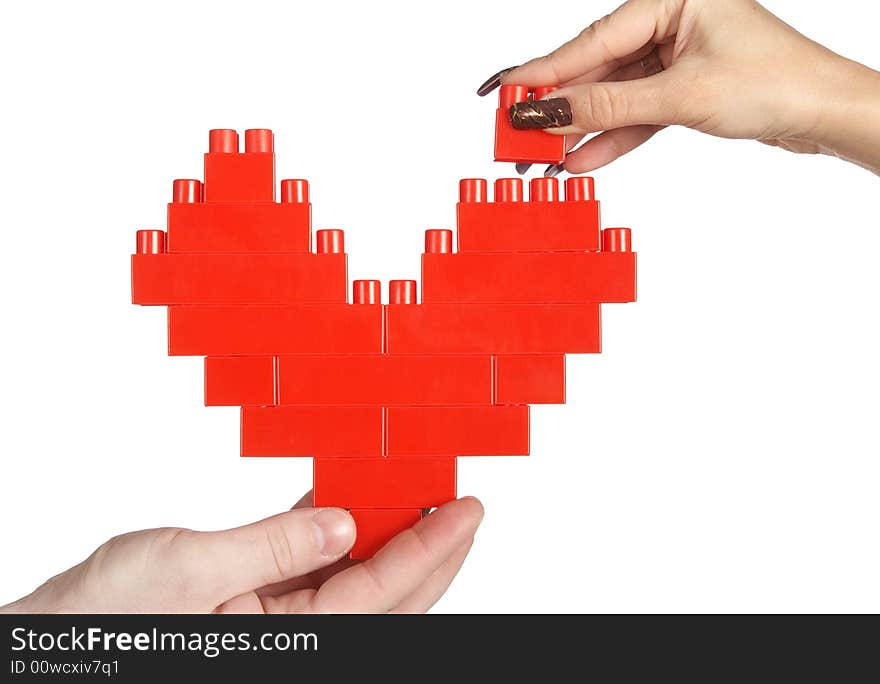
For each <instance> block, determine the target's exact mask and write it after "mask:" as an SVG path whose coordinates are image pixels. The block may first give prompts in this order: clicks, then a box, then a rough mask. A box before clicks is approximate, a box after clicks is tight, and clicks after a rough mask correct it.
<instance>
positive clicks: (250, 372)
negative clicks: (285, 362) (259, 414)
mask: <svg viewBox="0 0 880 684" xmlns="http://www.w3.org/2000/svg"><path fill="white" fill-rule="evenodd" d="M274 404H275V357H274V356H208V357H206V358H205V406H273V405H274Z"/></svg>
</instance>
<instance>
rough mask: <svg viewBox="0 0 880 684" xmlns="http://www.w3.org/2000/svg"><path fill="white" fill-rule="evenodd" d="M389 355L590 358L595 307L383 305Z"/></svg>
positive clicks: (597, 332) (595, 346)
mask: <svg viewBox="0 0 880 684" xmlns="http://www.w3.org/2000/svg"><path fill="white" fill-rule="evenodd" d="M385 319H386V338H387V349H388V352H389V353H390V354H528V353H535V354H552V353H566V352H568V353H571V354H591V353H595V352H598V351H600V350H601V343H602V340H601V314H600V310H599V305H598V304H472V303H466V304H459V303H446V304H420V305H419V306H388V307H386V313H385Z"/></svg>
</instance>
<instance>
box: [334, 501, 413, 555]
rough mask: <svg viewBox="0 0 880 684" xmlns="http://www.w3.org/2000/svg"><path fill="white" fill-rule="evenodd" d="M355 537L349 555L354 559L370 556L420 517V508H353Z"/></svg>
mask: <svg viewBox="0 0 880 684" xmlns="http://www.w3.org/2000/svg"><path fill="white" fill-rule="evenodd" d="M349 512H350V513H351V516H352V517H353V518H354V522H355V525H356V526H357V539H356V540H355V542H354V546H353V547H352V549H351V553H350V554H349V556H350V557H351V558H353V559H355V560H365V559H367V558H372V557H373V556H374V555H375V554H376V552H377V551H378V550H379V549H381V548H382V547H383V546H385V544H387V543H388V542H389V541H390V540H391V539H392V538H393V537H396V536H397V535H398V534H400V533H401V532H403V531H404V530H407V529H409V528H410V527H412V526H413V525H415V524H416V523H417V522H418V521H419V520H421V519H422V509H421V508H353V509H352V510H351V511H349Z"/></svg>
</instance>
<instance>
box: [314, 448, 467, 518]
mask: <svg viewBox="0 0 880 684" xmlns="http://www.w3.org/2000/svg"><path fill="white" fill-rule="evenodd" d="M313 496H314V504H315V506H339V507H342V508H434V507H436V506H441V505H443V504H445V503H446V502H448V501H452V500H453V499H454V498H455V458H454V457H453V456H447V457H445V458H316V459H315V462H314V491H313Z"/></svg>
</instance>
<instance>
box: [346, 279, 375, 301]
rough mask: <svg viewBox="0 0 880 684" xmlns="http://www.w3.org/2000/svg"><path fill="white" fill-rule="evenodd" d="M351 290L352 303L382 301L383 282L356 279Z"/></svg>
mask: <svg viewBox="0 0 880 684" xmlns="http://www.w3.org/2000/svg"><path fill="white" fill-rule="evenodd" d="M351 290H352V304H381V303H382V283H381V282H380V281H378V280H355V281H354V283H352V286H351Z"/></svg>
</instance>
